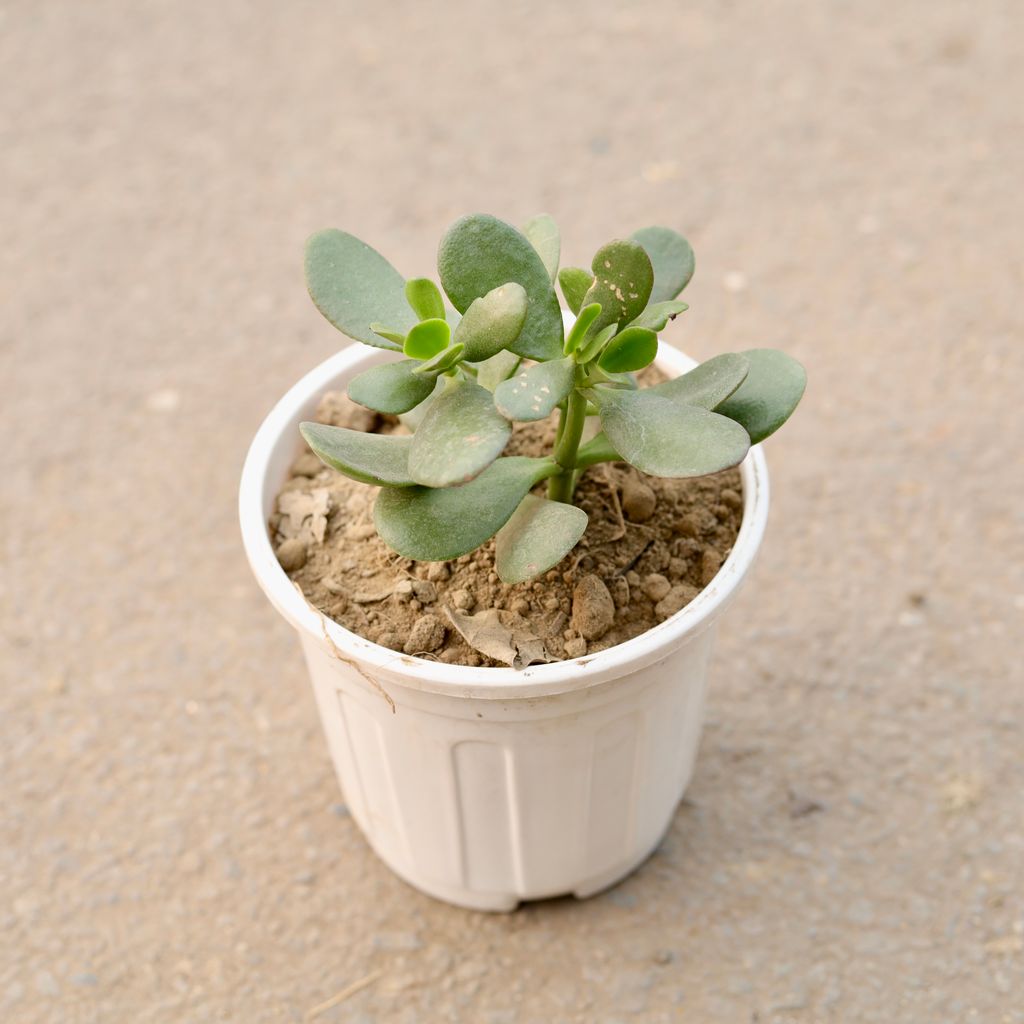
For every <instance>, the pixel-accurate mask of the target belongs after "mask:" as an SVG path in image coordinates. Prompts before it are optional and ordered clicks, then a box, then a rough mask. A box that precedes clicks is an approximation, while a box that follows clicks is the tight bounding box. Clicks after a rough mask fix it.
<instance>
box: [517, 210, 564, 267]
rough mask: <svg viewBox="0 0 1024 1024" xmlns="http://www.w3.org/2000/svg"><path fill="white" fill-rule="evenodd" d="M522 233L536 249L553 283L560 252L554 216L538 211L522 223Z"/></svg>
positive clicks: (560, 244)
mask: <svg viewBox="0 0 1024 1024" xmlns="http://www.w3.org/2000/svg"><path fill="white" fill-rule="evenodd" d="M523 234H524V235H526V237H527V238H528V239H529V240H530V245H532V246H533V247H534V249H536V250H537V255H538V256H539V257H540V258H541V261H542V262H543V263H544V266H545V267H546V268H547V271H548V276H549V277H550V278H551V283H552V284H554V282H555V278H556V277H557V276H558V259H559V257H560V256H561V253H562V239H561V236H560V235H559V233H558V225H557V224H556V223H555V221H554V218H552V217H550V216H548V214H546V213H538V214H537V216H536V217H531V218H530V219H529V220H528V221H527V222H526V223H525V224H524V225H523Z"/></svg>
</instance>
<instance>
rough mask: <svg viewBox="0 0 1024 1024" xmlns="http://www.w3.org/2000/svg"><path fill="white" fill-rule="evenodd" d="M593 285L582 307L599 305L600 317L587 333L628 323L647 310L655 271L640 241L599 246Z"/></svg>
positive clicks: (622, 241)
mask: <svg viewBox="0 0 1024 1024" xmlns="http://www.w3.org/2000/svg"><path fill="white" fill-rule="evenodd" d="M592 269H593V271H594V283H593V284H592V285H591V286H590V288H589V290H588V291H587V294H586V295H585V296H584V298H583V305H584V306H589V305H590V303H591V302H600V303H601V315H600V316H599V317H598V318H597V319H596V320H595V321H594V323H593V324H592V325H591V328H590V333H591V334H594V333H596V332H597V331H600V330H602V329H603V328H604V327H607V326H608V324H628V323H629V322H630V321H632V320H635V319H636V318H637V317H638V316H639V315H640V314H641V313H642V312H643V311H644V309H645V308H646V306H647V300H648V299H649V298H650V296H651V288H652V286H653V285H654V268H653V267H652V266H651V260H650V257H649V256H648V255H647V253H646V252H645V251H644V248H643V246H642V245H640V243H639V242H634V241H631V240H629V239H619V240H617V241H614V242H609V243H608V244H607V245H603V246H601V248H600V249H598V250H597V253H596V254H595V256H594V262H593V264H592Z"/></svg>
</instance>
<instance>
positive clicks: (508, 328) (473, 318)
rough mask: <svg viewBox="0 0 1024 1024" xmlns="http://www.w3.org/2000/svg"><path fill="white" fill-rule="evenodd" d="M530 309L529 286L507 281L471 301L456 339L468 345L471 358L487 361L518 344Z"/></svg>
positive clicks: (474, 361)
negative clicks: (527, 289)
mask: <svg viewBox="0 0 1024 1024" xmlns="http://www.w3.org/2000/svg"><path fill="white" fill-rule="evenodd" d="M528 312H529V302H528V300H527V296H526V289H525V288H523V286H522V285H520V284H516V283H515V282H514V281H507V282H506V283H505V284H501V285H498V287H497V288H492V289H491V290H490V291H489V292H488V293H487V294H486V295H481V296H480V298H478V299H474V300H473V301H472V302H471V303H470V304H469V308H468V309H467V310H466V314H465V316H463V318H462V319H461V320H460V321H459V326H458V327H456V328H455V340H456V341H458V342H461V343H462V344H463V345H465V346H466V359H467V360H468V361H469V362H471V363H480V362H483V361H484V360H485V359H490V358H491V356H493V355H495V354H496V353H498V352H500V351H501V350H502V349H506V348H513V347H514V343H515V340H516V338H518V337H519V335H520V333H521V332H522V331H523V329H524V326H525V324H526V318H527V314H528Z"/></svg>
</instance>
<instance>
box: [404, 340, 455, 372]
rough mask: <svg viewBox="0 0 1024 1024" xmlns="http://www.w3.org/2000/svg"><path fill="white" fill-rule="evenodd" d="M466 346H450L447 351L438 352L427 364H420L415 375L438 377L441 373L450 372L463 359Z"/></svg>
mask: <svg viewBox="0 0 1024 1024" xmlns="http://www.w3.org/2000/svg"><path fill="white" fill-rule="evenodd" d="M464 348H465V345H456V344H452V345H449V346H448V347H447V348H446V349H443V350H442V351H440V352H438V353H437V355H436V356H432V357H431V358H430V359H428V360H426V362H423V363H420V365H419V366H417V367H416V369H415V370H413V373H418V374H422V375H423V376H424V377H436V376H437V375H438V374H439V373H444V371H445V370H450V369H451V368H452V367H453V366H454V365H455V364H456V363H457V362H459V360H460V359H462V352H463V349H464Z"/></svg>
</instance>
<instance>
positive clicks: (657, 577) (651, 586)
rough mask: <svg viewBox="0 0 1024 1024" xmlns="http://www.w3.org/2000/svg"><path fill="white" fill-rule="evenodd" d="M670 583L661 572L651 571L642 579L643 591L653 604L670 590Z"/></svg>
mask: <svg viewBox="0 0 1024 1024" xmlns="http://www.w3.org/2000/svg"><path fill="white" fill-rule="evenodd" d="M671 589H672V584H671V583H669V581H668V580H667V579H665V577H664V576H662V575H661V573H658V572H652V573H651V574H650V575H649V576H647V577H646V579H645V580H644V593H645V594H646V595H647V596H648V597H649V598H650V599H651V600H652V601H654V603H655V604H657V603H658V601H660V600H661V599H662V598H663V597H664V596H665V595H666V594H667V593H668V592H669V591H670V590H671Z"/></svg>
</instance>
